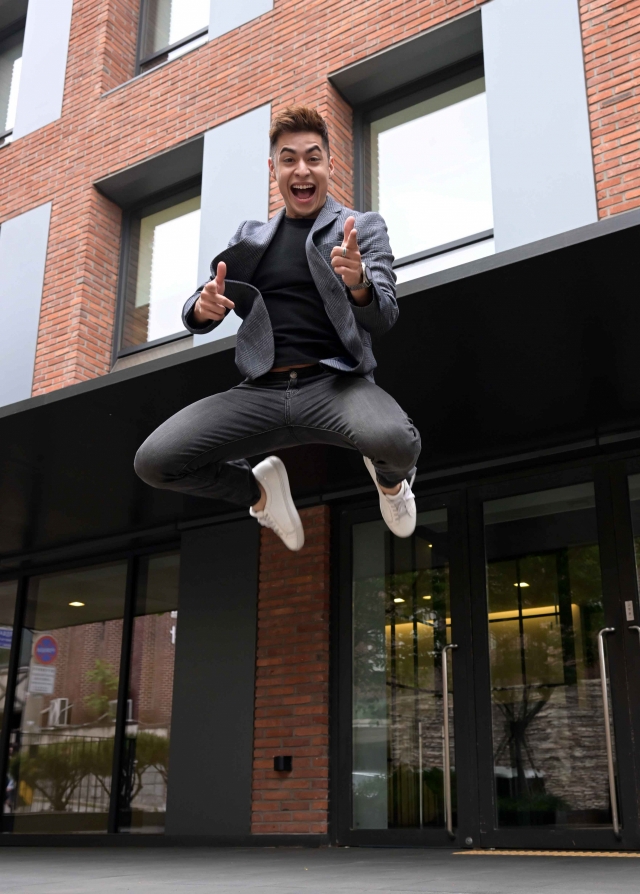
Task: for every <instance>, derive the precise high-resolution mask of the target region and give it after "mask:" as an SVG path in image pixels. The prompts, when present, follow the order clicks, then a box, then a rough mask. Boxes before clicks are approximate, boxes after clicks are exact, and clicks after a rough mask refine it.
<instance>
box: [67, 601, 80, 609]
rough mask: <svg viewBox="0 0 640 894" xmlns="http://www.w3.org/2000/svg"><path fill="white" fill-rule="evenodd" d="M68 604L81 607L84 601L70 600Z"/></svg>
mask: <svg viewBox="0 0 640 894" xmlns="http://www.w3.org/2000/svg"><path fill="white" fill-rule="evenodd" d="M69 605H72V606H73V607H74V608H81V607H82V606H83V605H84V602H70V603H69Z"/></svg>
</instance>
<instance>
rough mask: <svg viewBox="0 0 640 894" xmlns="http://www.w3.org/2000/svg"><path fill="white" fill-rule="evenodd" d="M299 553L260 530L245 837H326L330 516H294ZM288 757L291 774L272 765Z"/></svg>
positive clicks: (320, 509)
mask: <svg viewBox="0 0 640 894" xmlns="http://www.w3.org/2000/svg"><path fill="white" fill-rule="evenodd" d="M300 515H301V518H302V523H303V524H304V527H305V537H306V543H305V546H304V547H303V549H302V550H301V551H300V552H299V553H292V552H290V551H289V550H287V549H286V547H285V546H284V545H283V544H282V543H281V541H280V540H278V538H277V537H276V535H275V534H273V533H272V532H271V531H267V530H263V532H262V542H261V552H260V590H259V597H258V652H257V668H256V708H255V733H254V760H253V802H252V823H251V830H252V832H254V833H277V832H280V833H282V832H291V833H293V832H295V833H304V832H307V833H325V832H326V831H327V825H328V817H327V810H328V799H329V590H330V581H329V509H328V507H326V506H316V507H314V508H313V509H305V510H304V511H303V512H301V513H300ZM276 755H291V757H292V758H293V769H292V771H291V772H290V773H282V772H275V771H274V769H273V758H274V757H275V756H276Z"/></svg>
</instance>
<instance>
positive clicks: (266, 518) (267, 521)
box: [255, 509, 285, 540]
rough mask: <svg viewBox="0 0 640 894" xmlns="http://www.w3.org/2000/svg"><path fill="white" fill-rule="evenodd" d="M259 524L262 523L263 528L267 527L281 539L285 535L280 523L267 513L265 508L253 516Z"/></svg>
mask: <svg viewBox="0 0 640 894" xmlns="http://www.w3.org/2000/svg"><path fill="white" fill-rule="evenodd" d="M255 518H256V519H257V522H258V524H259V525H262V527H263V528H269V529H270V530H271V531H273V532H274V533H275V534H277V535H278V537H280V539H281V540H282V539H283V538H284V537H285V533H284V531H283V530H282V528H281V527H280V525H279V524H278V523H277V522H276V521H275V520H274V519H273V518H272V517H271V516H270V515H269V513H268V512H267V511H266V509H263V510H262V512H261V513H260V515H257V514H256V516H255Z"/></svg>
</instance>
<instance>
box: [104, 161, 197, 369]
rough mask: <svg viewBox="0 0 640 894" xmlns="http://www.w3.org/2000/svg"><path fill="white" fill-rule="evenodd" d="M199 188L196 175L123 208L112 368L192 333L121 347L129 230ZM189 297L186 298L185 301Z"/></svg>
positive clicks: (127, 276)
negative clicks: (124, 358) (137, 221)
mask: <svg viewBox="0 0 640 894" xmlns="http://www.w3.org/2000/svg"><path fill="white" fill-rule="evenodd" d="M201 187H202V175H197V176H196V177H192V178H190V179H189V180H185V181H184V182H183V183H181V184H178V185H177V186H172V187H169V188H168V189H166V190H162V191H161V192H158V193H154V194H153V195H151V196H149V197H147V198H144V199H141V200H140V201H139V202H136V203H135V204H133V205H131V206H130V207H129V208H126V209H125V210H124V211H123V213H122V235H121V247H120V264H119V269H118V293H117V305H116V316H115V325H114V337H113V350H112V356H111V365H112V366H113V365H114V364H115V363H116V361H117V360H119V359H120V358H121V357H130V356H131V355H132V354H139V353H140V352H141V351H148V350H150V349H151V348H156V347H159V346H161V345H165V344H170V343H171V342H174V341H180V340H181V339H184V338H189V337H190V336H191V333H190V332H188V331H187V330H186V329H181V330H180V331H179V332H174V333H171V334H170V335H165V336H163V337H162V338H157V339H154V340H153V341H147V342H143V343H142V344H139V345H130V346H128V347H122V338H123V335H124V328H125V315H126V309H127V292H128V288H127V287H128V282H129V275H130V269H129V267H130V258H131V234H132V227H133V226H134V224H135V221H136V220H140V219H141V218H142V217H144V216H146V215H148V214H154V213H155V212H157V211H162V210H164V209H165V208H170V207H171V206H172V205H177V204H178V203H179V202H181V201H186V200H187V199H189V198H195V196H198V195H200V194H201ZM188 297H189V296H188V295H186V296H185V301H186V300H187V298H188Z"/></svg>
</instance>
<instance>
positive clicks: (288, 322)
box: [135, 106, 420, 550]
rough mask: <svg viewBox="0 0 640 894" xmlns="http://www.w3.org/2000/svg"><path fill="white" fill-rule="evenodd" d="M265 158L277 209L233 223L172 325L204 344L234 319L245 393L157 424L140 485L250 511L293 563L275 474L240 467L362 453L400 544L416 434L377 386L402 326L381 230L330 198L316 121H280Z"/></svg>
mask: <svg viewBox="0 0 640 894" xmlns="http://www.w3.org/2000/svg"><path fill="white" fill-rule="evenodd" d="M270 147H271V149H270V158H269V160H268V164H269V170H270V172H271V177H272V178H273V180H274V181H275V182H276V183H277V184H278V188H279V190H280V193H281V195H282V198H283V200H284V205H285V207H284V208H283V209H282V210H281V211H280V212H279V213H278V214H277V215H276V216H275V217H273V218H272V219H271V220H270V221H269V222H268V223H260V222H258V221H255V220H247V221H244V222H243V223H241V224H240V226H239V227H238V229H237V231H236V233H235V235H234V236H233V238H232V239H231V241H230V243H229V245H228V247H227V248H226V249H225V251H223V252H221V253H220V254H219V255H218V256H217V257H216V258H214V259H213V261H212V262H211V279H210V280H209V282H207V283H206V284H205V285H204V286H201V287H200V288H199V289H198V290H197V291H196V292H195V293H194V294H193V295H192V296H191V297H190V298H189V299H188V301H187V302H186V304H185V306H184V310H183V315H182V318H183V321H184V325H185V327H186V328H187V329H188V330H189V331H190V332H193V333H194V334H203V333H207V332H211V330H212V329H214V328H215V327H216V326H218V325H219V324H220V323H221V322H222V320H223V319H224V317H225V316H226V314H228V313H229V311H230V310H235V311H236V313H237V314H238V315H239V316H240V317H241V318H242V321H243V322H242V325H241V326H240V329H239V331H238V336H237V344H236V365H237V367H238V369H239V370H240V372H241V373H242V375H243V376H244V377H245V378H244V381H243V382H242V383H241V384H239V385H236V387H235V388H231V389H230V390H229V391H225V392H223V393H220V394H213V395H211V396H210V397H206V398H204V400H200V401H197V402H196V403H194V404H191V405H190V406H188V407H185V408H184V409H183V410H181V411H180V412H179V413H176V415H175V416H172V417H171V418H170V419H168V420H167V421H166V422H164V423H163V424H162V425H161V426H160V427H159V428H158V429H156V431H154V432H153V434H151V435H150V436H149V438H147V440H146V441H145V442H144V444H143V445H142V446H141V447H140V449H139V450H138V453H137V455H136V459H135V469H136V472H137V473H138V475H139V476H140V477H141V478H142V479H143V480H144V481H146V482H147V483H148V484H150V485H152V486H154V487H162V488H168V489H169V490H175V491H179V492H181V493H185V494H192V495H194V496H199V497H212V498H217V499H224V500H228V501H230V502H232V503H236V504H238V505H240V506H246V507H247V508H248V509H249V512H250V513H251V515H252V516H253V517H254V518H256V519H257V520H258V521H259V522H260V524H261V525H265V526H266V527H268V528H271V529H272V530H273V531H275V533H276V534H277V535H278V536H279V537H280V538H281V539H282V541H283V542H284V543H285V544H286V546H288V547H289V549H291V550H299V549H301V548H302V546H303V544H304V531H303V528H302V523H301V521H300V516H299V515H298V512H297V510H296V507H295V505H294V502H293V499H292V497H291V491H290V489H289V481H288V477H287V472H286V469H285V466H284V463H283V462H282V461H281V460H280V459H279V458H278V457H276V456H268V457H267V459H265V460H263V461H262V462H260V463H258V465H256V466H255V467H254V468H253V469H252V468H251V466H250V464H249V463H248V462H247V457H251V456H258V455H260V454H265V453H269V452H270V451H272V450H280V449H283V448H286V447H293V446H296V445H299V444H333V445H336V446H338V447H347V448H351V449H354V450H358V451H359V452H360V453H361V454H362V456H363V458H364V462H365V464H366V466H367V469H368V470H369V472H370V474H371V477H372V478H373V480H374V482H375V485H376V487H377V489H378V492H379V495H380V509H381V511H382V516H383V518H384V520H385V522H386V523H387V525H388V527H389V528H390V529H391V531H393V533H394V534H396V535H397V536H398V537H409V536H411V534H412V533H413V530H414V528H415V524H416V508H415V499H414V496H413V493H412V491H411V484H412V483H413V476H414V475H415V466H416V461H417V459H418V455H419V453H420V435H419V434H418V432H417V430H416V428H415V427H414V425H413V424H412V422H411V420H410V419H409V418H408V416H407V415H406V413H404V412H403V410H402V409H401V408H400V407H399V406H398V404H397V403H396V401H395V400H394V399H393V398H392V397H391V396H390V395H388V394H387V393H386V392H385V391H383V390H382V388H378V386H377V385H376V384H375V383H374V380H373V370H374V369H375V366H376V362H375V359H374V356H373V352H372V350H371V336H372V335H382V334H383V333H385V332H386V331H387V330H388V329H390V328H391V327H392V326H393V324H394V323H395V321H396V319H397V317H398V305H397V302H396V294H395V280H396V277H395V274H394V272H393V269H392V266H391V265H392V262H393V255H392V254H391V248H390V246H389V239H388V236H387V228H386V225H385V222H384V220H383V218H382V217H381V216H380V214H378V213H376V212H366V213H361V212H359V211H353V210H351V209H349V208H345V207H344V206H343V205H341V204H340V203H339V202H336V201H335V200H334V199H332V198H331V196H329V195H328V189H329V185H330V182H331V178H332V177H333V171H334V164H333V158H332V157H331V155H330V152H329V133H328V129H327V125H326V122H325V121H324V119H323V118H322V117H321V115H320V114H319V113H318V112H317V111H315V110H314V109H310V108H306V107H303V106H294V107H292V108H288V109H285V110H284V111H283V112H281V113H280V114H278V115H277V116H276V117H275V119H274V121H273V123H272V126H271V131H270ZM220 213H221V214H224V213H225V212H224V209H220ZM212 384H214V383H212Z"/></svg>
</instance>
